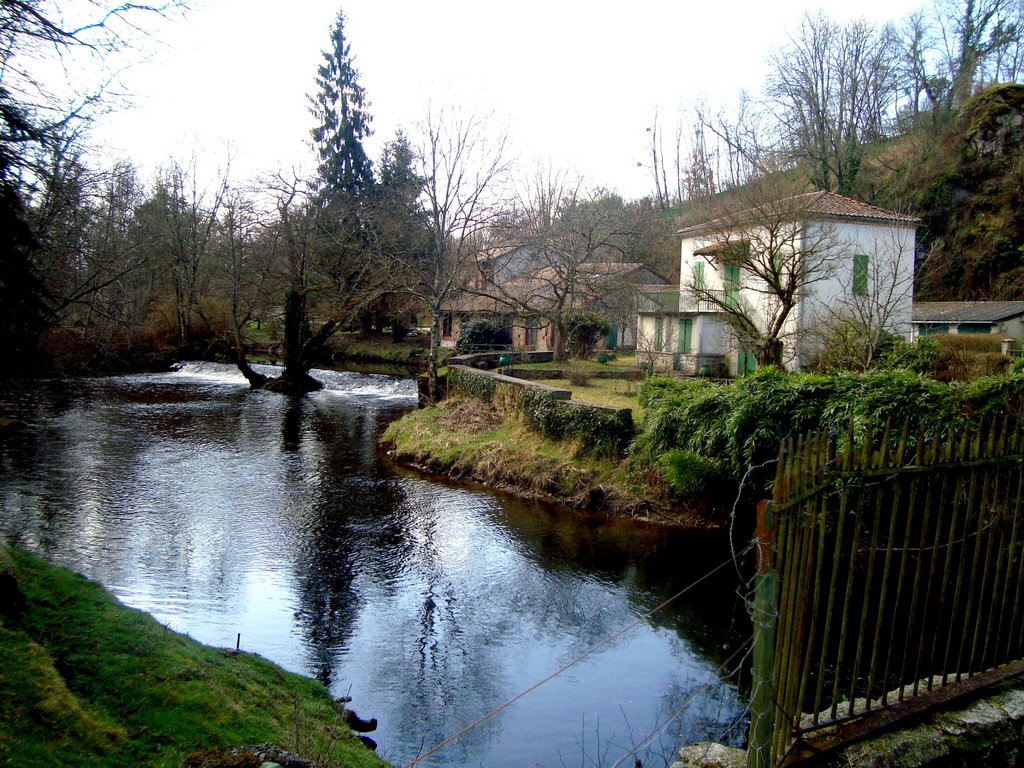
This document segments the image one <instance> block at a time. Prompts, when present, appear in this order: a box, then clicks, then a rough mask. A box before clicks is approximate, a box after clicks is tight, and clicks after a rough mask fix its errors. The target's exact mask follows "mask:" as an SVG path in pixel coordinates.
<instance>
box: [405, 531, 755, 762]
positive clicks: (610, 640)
mask: <svg viewBox="0 0 1024 768" xmlns="http://www.w3.org/2000/svg"><path fill="white" fill-rule="evenodd" d="M748 548H749V547H748ZM740 554H742V553H740ZM732 562H733V559H732V557H730V558H729V559H728V560H725V561H723V562H722V563H721V564H720V565H717V566H715V567H714V568H712V569H711V570H710V571H708V572H707V573H705V574H704V575H703V576H701V577H700V578H699V579H697V580H696V581H694V582H693V583H691V584H689V585H688V586H686V587H683V589H681V590H679V591H678V592H676V593H675V594H674V595H672V597H670V598H668V599H666V600H665V601H663V602H661V603H659V604H658V605H657V606H655V607H654V608H652V609H651V610H649V611H647V612H646V613H642V614H640V616H639V617H638V618H637V619H636V621H634V622H633V623H632V624H629V625H628V626H626V627H624V628H623V629H620V630H619V631H618V632H616V633H615V634H614V635H611V636H610V637H607V638H605V639H604V640H602V641H601V642H600V643H598V644H597V645H595V646H593V647H592V648H589V649H588V650H586V651H584V652H583V653H581V654H580V655H579V656H577V657H576V658H574V659H573V660H572V661H570V662H568V663H567V664H565V665H564V666H562V667H560V668H559V669H557V670H555V671H554V672H552V673H551V674H550V675H548V676H547V677H545V678H544V679H543V680H540V681H539V682H536V683H534V684H533V685H531V686H530V687H529V688H527V689H526V690H524V691H522V692H521V693H518V694H516V695H515V696H513V697H512V698H511V699H509V700H508V701H506V702H505V703H504V704H502V705H500V706H498V707H495V708H494V709H492V710H491V711H490V712H488V713H487V714H485V715H483V716H481V717H479V718H478V719H476V720H474V721H473V722H472V723H470V724H469V725H467V726H466V727H465V728H463V729H462V730H460V731H457V732H456V733H454V734H452V735H451V736H449V737H448V738H446V739H445V740H444V741H442V742H440V743H439V744H437V745H436V746H434V747H432V748H431V749H429V750H428V751H426V752H424V753H423V754H422V755H418V756H417V757H415V758H413V759H412V760H410V761H409V762H408V763H405V764H404V765H403V766H402V768H412V766H414V765H416V764H417V763H419V762H420V761H422V760H425V759H427V758H428V757H430V756H431V755H432V754H434V753H435V752H439V751H440V750H442V749H444V748H445V747H447V746H448V745H449V744H451V743H452V742H454V741H458V740H459V739H460V738H462V737H463V736H465V735H466V734H467V733H469V732H470V731H472V730H473V729H474V728H476V727H477V726H479V725H482V724H483V723H486V722H487V721H488V720H490V719H491V718H492V717H494V716H495V715H498V714H499V713H501V712H502V711H504V710H506V709H508V708H509V707H510V706H512V705H513V704H515V703H516V702H517V701H519V700H520V699H521V698H523V697H524V696H526V695H528V694H530V693H533V692H534V691H535V690H537V689H538V688H540V687H541V686H543V685H545V684H547V683H550V682H551V681H552V680H554V679H555V678H556V677H558V676H559V675H561V674H563V673H565V672H567V671H568V670H570V669H572V668H573V667H574V666H576V665H577V664H579V663H580V662H582V661H583V660H584V659H586V658H588V657H590V656H592V655H593V654H594V653H596V652H597V651H599V650H601V649H602V648H604V647H605V646H607V645H610V644H611V643H613V642H615V641H616V640H618V639H619V638H620V637H622V636H623V635H624V634H626V633H627V632H629V631H630V630H632V629H635V628H636V627H638V626H639V625H640V624H643V623H644V622H645V621H646V620H647V619H649V618H651V617H652V616H653V615H654V614H656V613H658V611H661V610H664V609H665V608H666V607H667V606H669V605H670V604H671V603H673V602H674V601H676V600H678V599H679V598H680V597H682V596H683V595H685V594H686V593H687V592H689V591H690V590H692V589H694V588H695V587H697V586H698V585H700V584H701V583H703V582H704V581H706V580H708V579H709V578H711V577H712V576H713V575H715V574H716V573H718V571H720V570H722V569H723V568H725V567H726V566H728V565H729V564H730V563H732Z"/></svg>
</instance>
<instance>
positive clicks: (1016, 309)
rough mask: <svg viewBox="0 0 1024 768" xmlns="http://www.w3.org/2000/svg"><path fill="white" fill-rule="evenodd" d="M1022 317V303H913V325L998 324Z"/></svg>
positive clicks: (1023, 303)
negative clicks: (1001, 321)
mask: <svg viewBox="0 0 1024 768" xmlns="http://www.w3.org/2000/svg"><path fill="white" fill-rule="evenodd" d="M1018 315H1024V301H915V302H914V315H913V317H914V322H915V323H998V322H999V321H1000V320H1007V319H1009V318H1011V317H1017V316H1018Z"/></svg>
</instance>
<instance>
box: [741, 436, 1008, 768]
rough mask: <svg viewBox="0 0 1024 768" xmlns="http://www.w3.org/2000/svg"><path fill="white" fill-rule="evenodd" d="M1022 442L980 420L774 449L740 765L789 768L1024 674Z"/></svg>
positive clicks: (815, 439)
mask: <svg viewBox="0 0 1024 768" xmlns="http://www.w3.org/2000/svg"><path fill="white" fill-rule="evenodd" d="M1022 435H1024V429H1022V424H1021V422H1020V421H1019V420H1013V419H1002V420H999V419H989V420H987V421H986V422H985V423H983V424H981V425H978V426H976V427H973V428H971V429H968V430H964V431H962V432H959V433H956V434H948V435H945V436H942V437H935V436H929V435H927V434H924V433H923V432H921V431H919V430H915V431H913V432H911V431H910V430H909V428H908V427H907V426H906V425H903V426H902V427H899V426H897V427H896V428H894V427H893V425H890V424H886V425H885V428H884V429H882V430H878V431H873V430H872V429H870V427H869V428H867V429H866V430H865V431H864V434H863V435H857V434H856V433H855V430H854V428H853V426H852V425H851V427H850V428H849V429H848V430H847V431H845V432H844V433H842V434H828V433H816V434H810V435H807V436H804V437H802V438H800V439H798V440H795V441H794V440H787V441H784V442H783V444H782V445H780V448H779V460H778V465H777V467H776V481H775V489H774V493H773V500H772V501H771V502H770V503H769V502H764V503H763V505H762V507H761V508H760V509H759V515H758V520H759V528H758V542H759V544H758V547H759V565H758V576H757V578H756V584H755V607H754V614H755V651H754V653H755V661H754V666H755V672H754V688H753V691H752V695H751V710H752V711H751V737H750V750H749V751H748V755H749V757H748V765H749V766H757V767H758V768H767V767H768V766H777V765H785V764H789V763H792V762H797V761H798V759H799V757H800V755H803V754H809V753H810V751H813V750H814V749H821V748H831V747H833V746H836V743H837V742H838V741H839V740H841V738H842V736H841V734H843V733H846V732H851V733H852V732H857V733H861V732H862V731H863V730H865V728H871V727H873V726H872V725H871V723H872V721H873V720H874V721H878V722H881V721H882V720H892V719H893V718H894V717H897V716H899V713H900V712H911V711H914V712H916V711H919V710H920V709H921V707H923V706H925V705H926V703H927V700H934V701H938V700H947V699H949V698H950V697H951V696H955V695H957V692H956V690H954V689H953V688H950V687H951V686H957V685H960V686H965V685H969V684H971V685H977V684H980V683H981V682H984V681H986V680H995V679H999V678H1000V677H1001V676H1002V675H1001V674H1000V672H999V670H1000V669H1002V670H1003V671H1005V670H1009V669H1011V668H1016V667H1011V666H1008V665H1011V664H1016V663H1017V662H1021V661H1024V659H1022V654H1024V626H1022V622H1021V619H1022V613H1024V525H1022V523H1024V521H1022V520H1021V517H1022V515H1024V505H1022V500H1021V494H1022V492H1024V436H1022ZM765 635H770V636H765ZM983 673H984V674H983ZM979 675H981V678H980V679H979V681H978V683H971V681H972V680H973V678H976V677H978V676H979ZM947 688H950V692H949V694H948V695H947V694H945V693H943V694H942V695H941V696H939V695H938V694H937V691H940V690H942V691H945V689H947ZM917 698H920V699H921V701H920V703H918V702H917V701H916V699H917ZM854 722H856V723H858V725H856V727H853V726H852V724H853V723H854ZM755 731H756V733H755Z"/></svg>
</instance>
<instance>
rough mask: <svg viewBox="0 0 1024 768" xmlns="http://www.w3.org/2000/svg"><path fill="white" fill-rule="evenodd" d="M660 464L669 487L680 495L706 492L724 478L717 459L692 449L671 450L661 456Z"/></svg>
mask: <svg viewBox="0 0 1024 768" xmlns="http://www.w3.org/2000/svg"><path fill="white" fill-rule="evenodd" d="M658 465H659V467H660V469H661V471H662V476H663V477H664V478H665V481H666V482H667V483H668V486H669V488H671V489H672V490H673V492H675V493H677V494H679V495H680V496H697V495H700V494H705V493H707V492H708V491H709V490H710V489H711V487H713V485H717V484H718V483H721V482H722V479H723V478H722V470H721V466H720V465H719V463H718V462H717V461H713V460H711V459H708V458H706V457H704V456H698V455H697V454H696V453H693V452H692V451H681V450H676V451H669V452H668V453H666V454H665V455H664V456H662V457H661V459H660V460H659V461H658Z"/></svg>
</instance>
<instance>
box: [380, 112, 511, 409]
mask: <svg viewBox="0 0 1024 768" xmlns="http://www.w3.org/2000/svg"><path fill="white" fill-rule="evenodd" d="M419 128H420V135H419V139H418V143H416V153H415V154H416V162H415V165H416V176H417V177H418V178H419V179H420V180H421V182H422V185H423V186H422V192H421V195H420V204H419V211H418V212H419V215H420V217H421V221H422V226H423V232H424V233H425V236H426V240H427V242H426V247H425V251H424V252H423V253H402V254H390V255H389V257H390V258H391V259H392V260H393V261H394V262H395V263H396V264H397V266H399V267H400V268H401V282H402V285H401V288H400V290H401V291H403V292H404V293H406V294H409V295H412V296H415V297H417V298H418V299H420V300H421V301H422V302H423V303H424V305H425V306H426V307H427V310H428V311H429V312H430V354H429V357H428V361H427V390H428V396H429V397H430V399H431V400H436V399H437V398H438V396H439V390H438V383H437V368H438V350H439V349H440V346H441V321H442V317H443V309H444V307H445V305H446V304H447V302H448V301H449V300H450V299H451V298H452V297H454V296H456V295H458V293H459V292H460V291H461V290H462V289H463V288H464V287H465V285H466V282H467V280H468V279H469V278H471V277H472V274H473V272H474V271H475V269H476V261H477V257H478V256H479V255H480V254H482V253H483V252H484V251H485V250H486V248H487V246H488V245H489V239H490V238H491V237H492V236H493V225H494V224H495V223H496V222H497V221H498V219H499V216H500V214H501V212H502V205H501V204H502V200H501V195H502V193H503V191H504V190H503V188H502V187H503V184H504V182H505V177H506V174H507V171H508V165H507V159H506V156H505V144H506V136H505V134H504V132H497V133H496V132H494V131H493V130H492V127H491V126H490V125H489V123H488V121H487V120H486V119H484V118H482V117H478V116H476V115H473V114H465V113H462V112H460V111H457V110H452V109H441V110H440V111H438V112H435V111H434V110H433V109H431V110H428V112H427V115H426V117H425V118H424V120H423V122H422V123H421V124H420V126H419Z"/></svg>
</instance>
